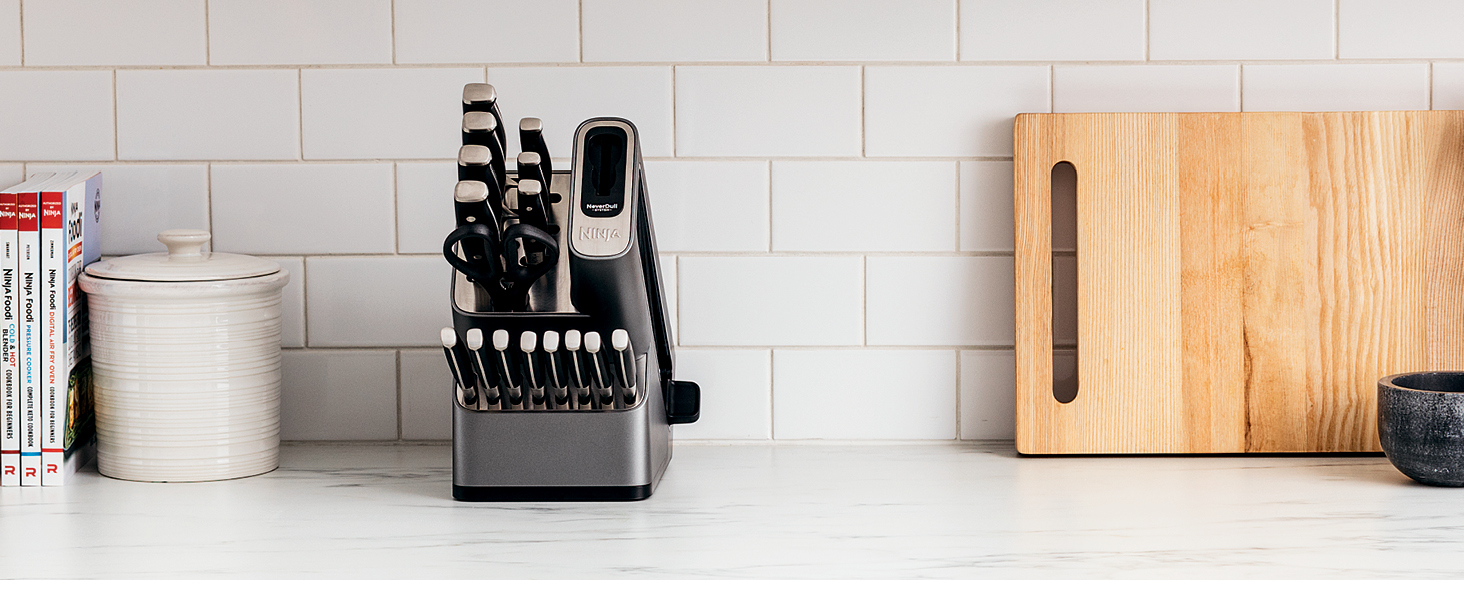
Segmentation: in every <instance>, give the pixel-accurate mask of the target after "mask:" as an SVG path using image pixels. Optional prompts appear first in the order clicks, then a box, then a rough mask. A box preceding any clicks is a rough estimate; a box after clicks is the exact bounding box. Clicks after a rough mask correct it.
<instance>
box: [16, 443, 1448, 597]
mask: <svg viewBox="0 0 1464 600" xmlns="http://www.w3.org/2000/svg"><path fill="white" fill-rule="evenodd" d="M449 462H450V457H449V453H448V448H447V447H445V446H328V445H319V446H311V445H306V446H287V447H285V448H284V449H283V465H282V466H281V468H280V469H279V470H278V471H275V472H273V473H269V474H267V475H263V476H259V477H252V478H247V479H240V480H234V481H226V482H215V483H195V484H146V483H133V482H126V481H118V480H112V479H107V478H104V477H101V476H100V475H98V474H97V473H96V471H95V469H94V468H92V469H88V470H87V471H84V472H83V473H82V474H81V475H80V476H79V477H78V478H77V479H76V480H75V481H74V485H70V486H68V487H65V488H45V489H38V488H4V489H0V577H3V578H31V577H37V578H84V577H96V578H135V577H189V578H309V577H345V578H357V577H365V578H417V577H423V578H478V577H483V578H625V577H663V578H696V577H728V578H742V577H748V578H967V577H970V578H977V577H979V578H986V577H991V578H1000V577H1010V578H1120V577H1121V578H1128V577H1143V578H1174V577H1209V578H1233V577H1308V578H1311V577H1316V578H1344V577H1345V578H1375V577H1430V578H1432V577H1460V576H1464V490H1459V489H1451V488H1434V487H1427V486H1423V485H1420V484H1416V483H1414V482H1412V481H1411V480H1409V479H1407V478H1406V477H1404V476H1403V475H1402V474H1400V473H1398V472H1397V471H1395V470H1394V469H1393V467H1392V466H1390V465H1389V464H1388V462H1387V460H1386V459H1385V458H1383V457H1381V456H1378V457H1117V458H1115V457H1087V458H1050V457H1044V458H1019V457H1017V456H1016V455H1015V454H1014V452H1013V451H1012V450H1011V448H1010V444H950V445H823V444H809V445H732V446H716V445H679V446H677V447H676V449H675V459H674V460H673V461H672V463H671V467H670V470H669V471H668V472H667V474H666V478H665V479H664V480H663V481H662V483H661V486H660V489H658V490H657V491H656V494H655V495H654V496H652V497H651V498H650V499H649V500H646V501H644V502H636V503H589V504H555V503H521V504H469V503H461V502H455V501H453V500H452V499H451V497H450V491H449V488H450V481H451V475H450V471H449Z"/></svg>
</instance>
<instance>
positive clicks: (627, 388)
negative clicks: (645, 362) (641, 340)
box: [610, 329, 636, 406]
mask: <svg viewBox="0 0 1464 600" xmlns="http://www.w3.org/2000/svg"><path fill="white" fill-rule="evenodd" d="M610 349H612V350H614V351H615V353H614V354H612V355H611V357H612V358H611V361H612V362H614V363H615V368H614V369H613V370H614V372H615V382H616V383H618V384H620V388H621V390H623V391H624V395H623V396H622V398H621V401H622V402H624V403H625V405H626V406H630V405H631V404H633V403H635V382H636V378H635V350H634V349H632V348H631V347H630V332H628V331H626V330H624V329H616V330H615V331H612V332H610Z"/></svg>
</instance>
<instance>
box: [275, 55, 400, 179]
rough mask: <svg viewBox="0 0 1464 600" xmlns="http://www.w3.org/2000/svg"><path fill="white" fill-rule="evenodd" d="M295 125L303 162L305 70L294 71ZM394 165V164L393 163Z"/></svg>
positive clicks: (300, 160)
mask: <svg viewBox="0 0 1464 600" xmlns="http://www.w3.org/2000/svg"><path fill="white" fill-rule="evenodd" d="M295 124H296V130H295V132H296V134H297V135H299V136H300V143H299V147H298V148H297V150H299V151H300V154H299V157H300V158H299V161H298V162H304V161H305V70H304V69H296V70H295ZM393 164H395V163H393Z"/></svg>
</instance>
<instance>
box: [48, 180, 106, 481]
mask: <svg viewBox="0 0 1464 600" xmlns="http://www.w3.org/2000/svg"><path fill="white" fill-rule="evenodd" d="M101 200H102V176H101V175H100V174H96V175H93V176H92V177H91V178H89V179H88V180H87V181H85V182H83V183H79V184H77V185H76V186H75V187H73V188H72V189H70V190H67V192H66V197H65V204H64V206H63V207H62V214H61V215H59V216H57V217H56V219H58V222H56V223H53V224H52V225H54V226H55V228H56V229H57V231H59V235H57V238H58V240H59V243H58V244H57V246H58V247H59V255H58V256H57V257H56V261H55V262H54V263H52V264H55V265H58V266H59V267H60V273H58V274H56V277H57V279H58V281H57V283H56V285H55V286H54V288H55V289H54V293H55V295H56V306H55V308H54V309H53V308H52V305H51V304H50V303H49V300H48V303H47V305H46V306H47V310H48V311H50V310H55V311H56V312H57V313H58V314H57V316H56V318H55V320H54V321H59V326H58V328H57V334H56V335H59V338H60V339H59V342H58V346H57V347H56V348H55V351H54V357H55V360H54V361H53V362H48V363H47V365H48V366H47V369H46V377H47V380H46V385H47V386H48V392H47V393H48V394H52V395H53V397H56V398H57V399H58V403H59V404H58V406H59V409H58V410H59V414H58V415H57V418H56V426H57V427H58V428H59V431H57V432H56V434H55V435H56V437H57V439H56V442H57V443H58V445H57V449H56V450H55V451H51V450H49V449H44V448H43V451H44V452H43V454H44V456H45V457H46V459H47V462H46V471H45V472H44V473H42V477H41V485H47V486H53V485H65V484H66V480H67V479H70V477H71V474H72V473H75V472H76V470H77V469H78V468H80V467H81V466H82V465H84V464H86V463H87V462H88V461H89V460H90V459H91V455H92V454H93V453H94V450H95V447H96V446H95V435H96V424H95V415H94V407H95V402H94V401H93V391H92V361H91V335H90V333H91V332H90V327H89V326H88V322H87V309H86V297H85V295H84V294H82V292H81V287H80V286H79V285H78V280H79V278H80V277H81V272H82V269H84V268H85V267H86V265H88V264H91V263H92V262H95V261H96V260H97V259H99V258H101V256H100V255H101V250H100V248H99V247H98V246H99V244H98V243H97V242H98V231H97V229H98V220H97V215H98V213H97V212H96V208H97V207H98V206H100V205H101ZM43 209H44V207H43ZM52 225H48V224H47V222H46V215H45V214H44V213H43V214H42V215H41V232H42V235H43V236H44V235H46V234H47V233H48V232H49V231H50V229H48V227H51V226H52ZM43 243H44V241H43ZM42 258H43V259H44V258H45V257H44V256H43V257H42ZM43 268H44V269H46V276H47V277H50V276H51V272H50V267H46V266H45V265H43ZM47 285H48V286H50V285H51V284H49V283H48V284H47ZM48 293H51V291H50V289H49V288H48ZM54 321H53V320H52V319H51V318H50V317H49V316H48V318H47V322H48V323H51V322H54ZM49 348H51V346H48V349H49ZM47 354H48V356H51V355H52V354H51V351H49V350H48V352H47ZM52 364H54V365H56V368H55V369H52V368H51V367H50V366H49V365H52ZM53 462H54V463H55V464H52V463H53Z"/></svg>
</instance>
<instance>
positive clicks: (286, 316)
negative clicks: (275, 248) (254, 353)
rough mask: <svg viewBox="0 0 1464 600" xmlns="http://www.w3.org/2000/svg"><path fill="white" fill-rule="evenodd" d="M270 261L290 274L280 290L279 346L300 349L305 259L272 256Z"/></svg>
mask: <svg viewBox="0 0 1464 600" xmlns="http://www.w3.org/2000/svg"><path fill="white" fill-rule="evenodd" d="M270 260H272V261H275V262H277V263H279V265H280V268H281V269H284V270H285V272H287V273H289V274H290V281H289V282H288V283H286V284H285V289H284V290H282V291H283V293H284V295H283V296H282V297H281V299H280V312H281V314H282V315H283V318H282V319H281V321H280V346H282V347H285V348H301V347H304V346H305V259H304V258H301V257H299V256H272V257H270Z"/></svg>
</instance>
